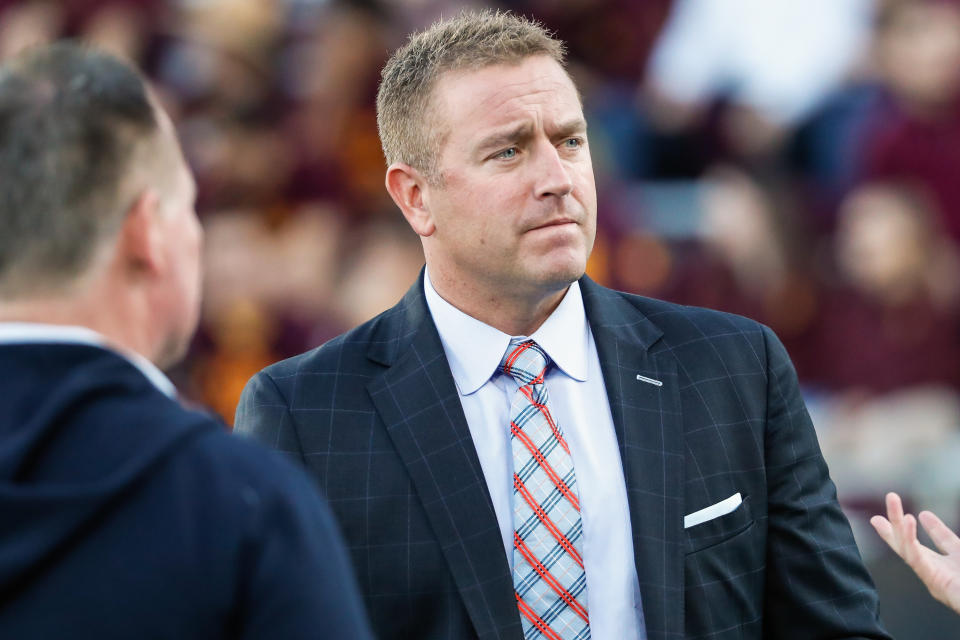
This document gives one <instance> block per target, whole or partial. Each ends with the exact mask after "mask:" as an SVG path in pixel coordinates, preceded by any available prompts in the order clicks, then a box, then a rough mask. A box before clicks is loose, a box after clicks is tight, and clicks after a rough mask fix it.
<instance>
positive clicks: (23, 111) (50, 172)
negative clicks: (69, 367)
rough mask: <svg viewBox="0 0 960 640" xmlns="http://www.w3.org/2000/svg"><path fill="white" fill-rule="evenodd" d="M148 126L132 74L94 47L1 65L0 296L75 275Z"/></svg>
mask: <svg viewBox="0 0 960 640" xmlns="http://www.w3.org/2000/svg"><path fill="white" fill-rule="evenodd" d="M158 130H159V123H158V120H157V115H156V112H155V109H154V106H153V104H152V103H151V100H150V98H149V96H148V94H147V90H146V85H145V84H144V81H143V79H142V78H141V76H140V74H138V73H137V71H135V70H134V69H133V68H131V67H130V66H128V65H126V64H124V63H122V62H121V61H120V60H117V59H115V58H112V57H109V56H105V55H103V54H101V53H99V52H97V51H95V50H94V49H87V48H80V47H77V46H72V45H68V44H63V43H61V44H57V45H53V46H50V47H49V48H42V49H37V50H34V51H32V52H30V53H28V54H27V55H25V56H23V57H21V58H19V59H16V60H13V61H11V62H10V63H9V64H8V65H6V66H5V68H4V69H3V71H2V72H0V175H2V176H3V180H2V181H0V227H2V228H3V229H4V233H3V234H0V295H3V296H7V297H11V296H19V295H25V294H32V293H37V292H38V290H40V291H51V290H59V289H62V288H64V287H66V286H68V285H69V284H70V283H71V282H72V281H73V280H74V279H76V278H77V276H78V275H79V274H81V273H82V272H83V271H84V269H85V268H86V267H87V266H88V264H89V262H90V261H91V259H92V258H93V254H94V253H95V251H96V248H97V246H98V243H99V242H100V241H101V240H102V239H103V238H104V237H106V236H107V235H109V234H111V233H113V232H116V230H117V229H118V228H119V225H120V223H121V222H122V221H123V218H124V215H125V213H126V211H127V209H128V208H129V207H130V205H131V204H132V199H133V198H134V197H135V196H136V193H135V191H134V190H135V189H136V185H135V184H134V182H133V181H132V180H131V179H130V176H131V174H132V173H133V172H134V171H137V170H138V167H139V166H141V165H142V164H143V163H144V162H145V161H146V160H147V157H148V152H149V150H150V147H151V145H150V142H151V141H152V140H153V137H154V136H155V135H156V134H157V132H158ZM38 185H43V186H42V188H38ZM64 211H69V212H70V214H69V215H63V212H64Z"/></svg>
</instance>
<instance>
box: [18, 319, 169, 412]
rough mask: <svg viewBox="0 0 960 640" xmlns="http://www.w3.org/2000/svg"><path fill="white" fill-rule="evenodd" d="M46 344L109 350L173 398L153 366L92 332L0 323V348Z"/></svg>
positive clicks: (165, 378) (43, 325) (166, 382)
mask: <svg viewBox="0 0 960 640" xmlns="http://www.w3.org/2000/svg"><path fill="white" fill-rule="evenodd" d="M50 343H62V344H85V345H89V346H93V347H99V348H100V349H106V350H107V351H112V352H114V353H116V354H117V355H119V356H120V357H121V358H124V359H125V360H127V361H128V362H129V363H130V364H132V365H133V366H134V367H136V368H137V369H139V370H140V373H142V374H143V375H144V377H145V378H146V379H147V380H149V381H150V382H151V383H153V386H155V387H156V388H157V389H159V390H160V391H162V392H163V393H164V394H165V395H166V396H168V397H170V398H176V397H177V388H176V387H175V386H174V385H173V383H172V382H170V379H169V378H167V376H165V375H163V372H162V371H160V369H158V368H157V367H156V365H154V364H153V363H152V362H150V361H149V360H147V359H146V358H144V357H143V356H141V355H140V354H139V353H136V352H133V351H127V350H123V351H121V350H119V349H117V348H115V347H113V346H111V345H110V342H109V341H108V340H107V339H106V338H105V337H103V336H102V335H100V334H99V333H97V332H96V331H93V330H92V329H87V328H86V327H75V326H68V325H56V324H40V323H33V322H0V345H3V344H50Z"/></svg>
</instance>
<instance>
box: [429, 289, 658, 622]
mask: <svg viewBox="0 0 960 640" xmlns="http://www.w3.org/2000/svg"><path fill="white" fill-rule="evenodd" d="M424 292H425V295H426V300H427V306H428V307H429V309H430V314H431V315H432V316H433V321H434V323H435V324H436V325H437V331H438V332H439V333H440V340H441V342H442V343H443V349H444V352H445V354H446V356H447V362H449V363H450V371H451V373H452V374H453V379H454V382H456V385H457V390H458V391H459V393H460V403H461V404H462V405H463V412H464V415H465V416H466V418H467V426H468V427H469V428H470V435H471V436H472V437H473V443H474V446H475V447H476V450H477V457H478V458H479V459H480V466H481V468H482V469H483V475H484V478H485V479H486V482H487V488H488V489H489V491H490V497H491V498H492V499H493V509H494V511H495V512H496V515H497V521H498V523H499V525H500V534H501V536H502V537H503V548H504V550H505V551H506V554H507V560H508V561H509V563H510V568H511V569H512V568H513V529H514V524H513V452H512V449H511V445H510V429H509V424H510V416H509V413H510V400H511V398H512V397H513V394H514V392H515V391H516V390H517V387H518V385H517V382H516V380H514V379H513V378H512V377H511V376H508V375H503V374H501V373H500V372H499V371H498V366H499V364H500V359H501V357H502V356H503V354H504V353H505V352H506V350H507V346H508V345H509V344H510V339H511V336H509V335H507V334H505V333H503V332H501V331H498V330H497V329H494V328H493V327H491V326H489V325H486V324H484V323H482V322H480V321H479V320H477V319H476V318H473V317H471V316H468V315H467V314H465V313H463V312H462V311H460V310H459V309H457V308H456V307H454V306H453V305H451V304H450V303H449V302H447V301H446V300H444V299H443V298H441V297H440V295H439V294H438V293H437V292H436V290H435V289H434V288H433V285H432V283H431V282H430V274H429V273H427V275H426V277H425V278H424ZM522 337H524V338H526V337H528V336H522ZM529 338H531V339H532V340H534V341H536V343H537V344H538V345H540V347H541V348H542V349H543V350H544V351H545V352H546V353H547V355H548V356H549V357H550V359H551V360H552V361H553V362H554V363H555V364H556V366H555V367H551V368H550V369H549V370H548V373H547V376H546V384H547V386H548V388H549V389H550V405H551V406H550V410H551V413H552V414H553V416H554V418H555V420H556V421H557V423H558V424H559V425H560V428H561V429H562V430H563V434H564V437H565V438H566V440H567V443H568V444H569V445H570V453H571V455H572V457H573V465H574V470H575V472H576V474H577V492H578V494H579V498H580V517H581V520H582V521H583V532H584V537H583V563H584V569H585V571H586V576H587V610H588V613H589V616H590V632H591V636H592V637H594V638H616V639H617V640H643V638H645V637H646V633H645V630H644V626H643V613H642V609H641V606H640V587H639V583H638V581H637V572H636V568H635V566H634V557H633V540H632V537H631V528H630V512H629V509H628V506H627V490H626V485H625V483H624V479H623V466H622V463H621V461H620V449H619V447H618V444H617V437H616V433H615V431H614V427H613V417H612V415H611V413H610V403H609V401H608V400H607V392H606V388H605V387H604V385H603V375H602V373H601V370H600V359H599V357H598V356H597V349H596V345H595V344H594V341H593V333H592V332H591V331H590V326H589V324H588V323H587V317H586V313H585V311H584V308H583V298H582V297H581V294H580V285H579V284H578V283H576V282H575V283H573V284H572V285H570V288H569V289H568V290H567V294H566V295H565V296H564V298H563V300H562V301H561V302H560V305H559V306H558V307H557V308H556V310H555V311H554V312H553V313H552V314H551V315H550V317H549V318H547V320H546V322H544V323H543V325H542V326H541V327H540V328H539V329H537V331H536V332H534V334H533V335H532V336H529Z"/></svg>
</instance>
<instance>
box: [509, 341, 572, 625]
mask: <svg viewBox="0 0 960 640" xmlns="http://www.w3.org/2000/svg"><path fill="white" fill-rule="evenodd" d="M547 365H548V359H547V355H546V354H545V353H544V352H543V350H542V349H541V348H540V347H539V346H538V345H537V343H536V342H534V341H533V340H525V341H522V342H521V341H520V340H519V339H514V340H512V341H511V342H510V347H509V348H508V349H507V353H506V355H505V356H504V358H503V360H502V361H501V363H500V366H501V368H502V371H503V372H504V373H506V374H508V375H510V376H512V377H513V378H514V379H515V380H516V381H517V383H518V384H519V385H520V388H519V389H517V391H516V393H515V394H514V396H513V400H512V402H511V404H510V434H511V446H512V449H513V469H514V473H513V518H514V532H513V547H514V549H513V555H514V565H513V586H514V589H515V591H516V597H517V606H518V607H519V608H520V615H521V620H522V622H523V635H524V638H525V639H526V640H533V639H534V638H546V639H547V640H586V639H587V638H589V637H590V624H589V620H588V617H587V579H586V573H585V572H584V569H583V555H582V549H583V525H582V523H581V521H580V501H579V498H578V497H577V476H576V474H574V471H573V458H571V457H570V449H569V447H568V446H567V442H566V440H564V438H563V432H562V431H561V429H560V426H559V425H558V424H557V423H556V421H555V420H554V419H553V417H552V416H551V415H550V409H549V408H548V397H547V387H546V385H545V384H544V376H545V374H546V371H547Z"/></svg>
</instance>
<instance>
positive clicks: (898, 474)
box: [0, 0, 960, 638]
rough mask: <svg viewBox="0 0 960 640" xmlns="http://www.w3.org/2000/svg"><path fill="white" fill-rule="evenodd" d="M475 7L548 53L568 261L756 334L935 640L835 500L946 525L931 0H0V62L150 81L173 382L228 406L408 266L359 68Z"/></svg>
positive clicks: (939, 90) (941, 122)
mask: <svg viewBox="0 0 960 640" xmlns="http://www.w3.org/2000/svg"><path fill="white" fill-rule="evenodd" d="M476 6H495V7H501V8H504V9H511V10H513V11H515V12H518V13H522V14H525V15H530V16H534V17H536V18H538V19H539V20H541V21H542V22H544V23H545V24H546V25H547V26H548V27H549V28H551V29H552V30H554V31H555V32H556V33H557V35H558V36H559V37H560V38H562V39H563V40H565V41H566V42H567V43H568V45H569V62H570V70H571V72H572V74H573V75H574V77H575V78H576V80H577V82H578V84H579V87H580V88H581V90H582V92H583V98H584V102H585V108H586V111H587V117H588V121H589V124H590V130H589V138H590V146H591V151H592V154H593V158H594V166H595V169H596V174H597V185H598V192H599V196H600V213H599V227H600V229H599V234H598V238H597V244H596V248H595V251H594V254H593V256H592V258H591V264H590V267H589V273H590V275H591V276H592V277H593V278H594V279H595V280H597V281H599V282H601V283H603V284H606V285H608V286H612V287H615V288H618V289H623V290H626V291H631V292H636V293H640V294H645V295H650V296H655V297H660V298H665V299H669V300H673V301H677V302H681V303H685V304H693V305H701V306H707V307H713V308H717V309H723V310H727V311H732V312H735V313H740V314H743V315H746V316H750V317H752V318H755V319H757V320H760V321H761V322H764V323H766V324H768V325H770V326H771V327H772V328H773V329H774V330H775V331H776V332H777V333H778V335H779V336H780V337H781V339H782V340H783V341H784V343H785V344H786V346H787V348H788V350H789V352H790V354H791V356H792V358H793V360H794V362H795V364H796V366H797V370H798V373H799V376H800V380H801V382H802V385H803V389H804V392H805V395H806V397H807V401H808V405H809V407H810V409H811V412H812V414H813V415H814V419H815V422H816V425H817V429H818V432H819V434H820V437H821V442H822V445H823V448H824V451H825V455H826V457H827V460H828V462H829V463H830V466H831V472H832V474H833V475H834V478H835V480H836V482H837V485H838V487H839V490H840V495H841V501H842V503H843V504H844V506H845V508H846V509H847V511H848V513H849V514H850V515H851V516H852V518H853V520H854V526H855V529H856V534H857V536H858V540H859V541H860V543H861V547H862V550H863V552H864V554H865V557H866V558H867V560H868V562H869V563H870V565H871V568H872V569H873V571H874V574H875V576H876V577H877V580H878V583H879V585H880V588H881V591H882V597H883V598H884V600H885V602H884V606H885V609H884V612H885V616H886V618H887V621H888V624H889V625H890V627H891V631H894V632H895V635H898V637H905V638H921V637H924V638H934V637H937V638H939V637H948V636H950V637H953V636H952V634H950V631H949V630H951V629H952V631H953V632H954V633H955V632H957V631H958V629H960V623H958V622H957V621H956V620H953V619H952V618H948V617H946V616H944V615H942V613H943V612H942V611H941V610H940V609H939V608H938V607H939V605H934V604H933V603H932V602H930V601H928V600H926V599H924V598H922V597H920V596H919V595H918V594H919V591H918V589H919V587H918V586H917V584H918V583H916V581H911V580H912V578H911V577H909V576H905V575H904V574H902V573H899V569H898V568H897V565H896V564H895V563H889V562H886V560H887V559H888V558H889V557H890V556H888V555H885V551H884V549H882V548H881V546H880V545H878V544H877V542H878V539H877V538H875V536H874V535H873V532H872V531H868V530H866V529H864V523H865V519H864V516H868V515H870V514H872V513H876V512H879V510H880V509H881V505H882V496H883V493H884V492H885V491H886V490H888V489H895V490H898V491H900V492H901V494H902V495H904V496H905V497H906V500H907V503H908V507H913V508H931V507H932V508H934V509H935V510H936V511H938V513H940V514H941V515H942V516H943V517H944V519H945V520H947V521H948V522H950V523H951V524H953V525H954V526H956V525H957V524H958V523H960V470H958V467H960V2H958V1H949V0H887V1H884V0H803V1H802V2H798V1H796V0H565V1H564V2H555V1H550V0H525V1H518V2H510V3H495V2H488V3H469V2H462V1H457V0H380V1H378V0H363V1H361V0H357V1H354V2H346V1H335V0H179V1H175V0H166V1H163V0H61V1H59V2H55V1H51V0H19V1H10V0H0V58H4V57H7V56H10V55H12V54H14V53H16V52H17V51H19V50H21V49H22V48H24V47H26V46H29V45H31V44H34V43H39V42H44V41H49V40H52V39H56V38H59V37H64V36H70V37H80V38H85V39H88V40H90V41H93V42H96V43H98V44H99V45H100V46H102V47H105V48H107V49H109V50H112V51H115V52H117V53H120V54H122V55H124V56H125V57H127V58H129V59H131V60H133V61H134V62H136V63H137V64H138V65H139V66H140V67H141V68H142V69H144V70H145V72H146V74H147V75H148V76H149V78H150V79H151V80H152V82H153V83H154V87H155V89H156V91H157V93H158V95H159V96H160V97H161V100H162V101H163V103H164V104H165V106H166V107H167V109H168V110H169V111H170V113H171V114H172V116H173V118H174V121H175V122H176V123H177V126H178V128H179V131H180V135H181V138H182V141H183V145H184V148H185V152H186V154H187V156H188V159H189V161H190V164H191V165H192V167H193V169H194V171H195V173H196V176H197V180H198V184H199V201H198V212H199V213H200V215H201V218H202V220H203V223H204V226H205V229H206V241H207V246H206V283H205V296H206V299H205V303H204V311H203V319H202V326H201V330H200V332H199V334H198V337H197V339H196V341H195V343H194V345H193V347H192V350H191V353H190V356H189V358H188V360H187V361H186V362H185V363H184V364H183V365H182V366H181V367H180V368H179V369H178V370H177V371H175V372H173V375H174V378H175V381H176V382H177V384H178V386H179V387H180V389H181V391H182V392H183V393H184V394H185V395H186V396H187V397H189V398H191V399H192V400H194V401H196V402H198V403H201V404H204V405H207V406H209V407H211V408H212V409H213V410H215V411H216V412H218V413H220V414H221V415H222V416H223V418H224V419H225V420H226V421H227V422H228V423H230V422H231V421H232V418H233V412H234V408H235V406H236V401H237V398H238V396H239V393H240V391H241V389H242V388H243V385H244V383H245V382H246V381H247V379H248V378H249V376H250V375H252V374H253V373H255V372H256V371H258V370H259V369H260V368H261V367H263V366H265V365H267V364H270V363H271V362H274V361H276V360H278V359H281V358H284V357H288V356H291V355H294V354H296V353H299V352H301V351H304V350H306V349H309V348H312V347H314V346H317V345H319V344H321V343H322V342H324V341H325V340H327V339H329V338H331V337H333V336H335V335H337V334H338V333H340V332H342V331H344V330H346V329H348V328H350V327H352V326H354V325H355V324H357V323H359V322H361V321H364V320H366V319H368V318H369V317H371V316H373V315H375V314H376V313H378V312H380V311H382V310H384V309H386V308H387V307H389V306H391V305H392V304H393V303H394V302H395V301H396V300H398V299H399V298H400V297H401V296H402V295H403V293H404V291H405V290H406V289H407V287H408V286H409V285H410V284H411V282H412V281H413V280H414V278H415V277H416V275H417V272H418V270H419V268H420V266H421V264H422V262H423V259H422V253H421V250H420V245H419V241H418V239H417V238H416V236H415V235H414V234H413V233H412V232H411V231H410V230H409V229H408V228H407V227H406V225H405V223H404V222H403V219H402V217H401V216H400V214H399V212H398V211H397V210H396V208H395V207H394V206H393V204H392V202H391V201H390V199H389V197H388V195H387V193H386V191H385V189H384V188H383V174H384V163H383V157H382V154H381V151H380V145H379V141H378V138H377V131H376V123H375V116H374V97H375V94H376V88H377V82H378V79H379V71H380V67H381V66H382V64H383V63H384V61H385V60H386V57H387V56H388V55H389V53H390V52H391V51H392V50H393V49H394V48H396V47H397V46H399V45H400V44H401V43H402V42H403V41H404V40H405V38H406V35H407V34H408V33H409V32H411V31H412V30H414V29H417V28H421V27H423V26H425V25H427V24H429V23H430V22H432V21H433V20H434V19H436V18H437V17H439V16H441V15H450V14H452V13H455V12H457V11H459V10H460V9H461V8H463V7H476ZM915 596H916V597H915ZM907 624H909V625H910V626H898V625H907ZM951 624H952V625H953V626H949V625H951ZM918 625H919V626H918ZM923 625H927V626H926V627H925V626H923ZM931 625H932V626H931ZM937 625H940V626H937ZM944 625H947V626H944ZM907 629H909V631H900V630H907ZM897 631H900V633H899V634H897V633H896V632H897Z"/></svg>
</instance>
